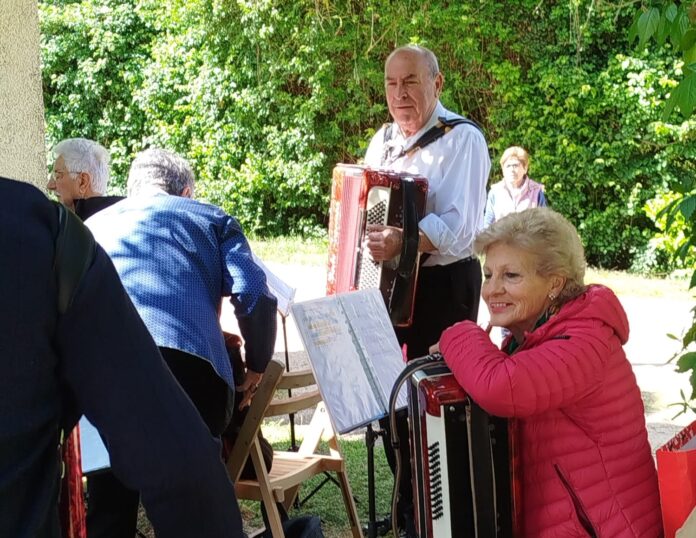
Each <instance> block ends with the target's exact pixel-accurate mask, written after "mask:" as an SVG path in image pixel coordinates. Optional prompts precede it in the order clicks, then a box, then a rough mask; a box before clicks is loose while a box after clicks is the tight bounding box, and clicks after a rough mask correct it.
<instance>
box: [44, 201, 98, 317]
mask: <svg viewBox="0 0 696 538" xmlns="http://www.w3.org/2000/svg"><path fill="white" fill-rule="evenodd" d="M56 206H57V208H58V236H57V237H56V257H55V259H54V261H53V273H54V274H55V276H56V283H57V287H58V312H59V314H64V313H65V312H66V311H67V309H68V308H69V307H70V304H71V303H72V299H73V296H74V294H75V290H76V289H77V286H78V285H79V284H80V281H81V280H82V277H83V276H85V273H86V272H87V269H89V267H90V265H92V262H93V261H94V255H95V253H96V243H95V241H94V237H92V234H91V233H90V231H89V230H88V229H87V227H86V226H85V225H84V224H82V221H80V219H79V218H78V217H77V215H75V213H73V212H72V211H70V210H69V209H66V208H65V206H64V205H63V204H58V203H56Z"/></svg>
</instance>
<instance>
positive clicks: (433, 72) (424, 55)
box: [384, 44, 440, 78]
mask: <svg viewBox="0 0 696 538" xmlns="http://www.w3.org/2000/svg"><path fill="white" fill-rule="evenodd" d="M402 52H410V53H415V54H418V55H419V56H420V57H421V59H422V60H423V61H424V62H425V64H426V66H427V67H428V73H430V76H431V77H432V78H435V77H436V76H437V75H438V73H440V66H439V65H438V63H437V56H435V53H434V52H433V51H432V50H430V49H428V48H426V47H423V46H421V45H413V44H409V45H403V46H401V47H398V48H396V49H394V50H393V51H392V52H391V54H389V56H387V60H386V61H385V62H384V68H385V70H386V68H387V64H388V63H389V60H391V59H392V58H393V57H394V56H396V55H397V54H401V53H402Z"/></svg>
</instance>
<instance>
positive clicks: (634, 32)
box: [628, 12, 671, 43]
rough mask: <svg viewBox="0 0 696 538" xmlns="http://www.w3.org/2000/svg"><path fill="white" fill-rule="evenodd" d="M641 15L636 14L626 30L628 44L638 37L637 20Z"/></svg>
mask: <svg viewBox="0 0 696 538" xmlns="http://www.w3.org/2000/svg"><path fill="white" fill-rule="evenodd" d="M640 15H641V13H640V12H638V13H637V14H636V16H635V17H634V18H633V22H632V23H631V26H630V27H629V29H628V42H629V43H633V42H634V41H635V40H636V38H637V37H638V20H639V19H640ZM670 32H671V26H670Z"/></svg>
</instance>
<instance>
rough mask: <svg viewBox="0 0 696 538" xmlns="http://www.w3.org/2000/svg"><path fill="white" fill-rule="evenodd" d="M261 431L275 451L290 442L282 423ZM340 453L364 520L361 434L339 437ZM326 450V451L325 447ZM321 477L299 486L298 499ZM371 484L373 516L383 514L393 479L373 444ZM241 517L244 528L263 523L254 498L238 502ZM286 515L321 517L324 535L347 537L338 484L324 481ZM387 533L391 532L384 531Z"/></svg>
mask: <svg viewBox="0 0 696 538" xmlns="http://www.w3.org/2000/svg"><path fill="white" fill-rule="evenodd" d="M304 428H305V426H296V432H297V434H298V436H299V437H300V438H301V436H302V432H303V429H304ZM263 434H264V436H265V437H266V438H267V439H268V440H269V441H270V443H271V444H272V445H273V448H275V449H276V450H286V449H287V447H288V446H289V444H290V428H289V426H288V424H287V422H286V423H284V424H283V423H279V422H270V421H266V422H265V423H264V426H263ZM340 445H341V452H342V453H343V457H344V458H345V460H346V467H347V469H348V479H349V481H350V487H351V489H352V490H353V497H354V498H355V499H356V506H357V509H358V515H359V517H360V521H361V523H363V524H366V523H367V519H368V494H367V448H366V446H365V440H364V436H362V435H351V436H345V437H342V438H341V439H340ZM326 453H328V450H326ZM322 480H323V477H321V476H317V477H314V478H313V479H312V480H309V481H307V482H306V483H305V485H304V486H303V487H302V490H301V492H300V498H301V499H303V498H304V495H307V494H308V493H309V492H311V491H312V490H313V489H314V487H315V486H317V485H318V484H319V483H320V482H321V481H322ZM375 484H376V490H377V491H376V497H375V498H376V501H377V517H378V519H379V518H382V517H384V516H385V515H386V514H387V513H388V512H389V510H390V503H391V490H392V486H393V479H392V475H391V471H390V470H389V465H388V464H387V460H386V457H385V456H384V449H383V448H382V447H381V446H376V447H375ZM239 504H240V506H241V508H242V517H243V518H244V523H245V528H246V527H248V529H249V530H250V529H256V528H259V527H261V526H263V522H262V519H261V515H260V511H259V503H258V502H254V501H240V503H239ZM289 515H290V517H293V516H300V515H316V516H319V517H321V523H322V530H323V531H324V535H325V536H326V538H348V537H350V536H351V534H350V531H349V527H348V517H347V515H346V511H345V508H344V505H343V497H342V495H341V491H340V489H339V488H338V486H336V485H334V484H332V483H326V484H325V485H324V486H323V487H322V488H321V489H320V490H319V491H318V492H317V493H316V494H315V495H313V496H312V497H311V499H309V501H307V502H306V503H304V504H303V505H302V506H301V508H299V509H296V508H293V509H292V510H291V511H290V514H289ZM388 536H391V533H390V534H388Z"/></svg>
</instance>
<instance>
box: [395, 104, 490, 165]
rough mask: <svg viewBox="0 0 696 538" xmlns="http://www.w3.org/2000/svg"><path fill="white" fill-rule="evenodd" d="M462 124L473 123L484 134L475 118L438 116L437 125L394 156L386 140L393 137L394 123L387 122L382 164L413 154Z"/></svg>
mask: <svg viewBox="0 0 696 538" xmlns="http://www.w3.org/2000/svg"><path fill="white" fill-rule="evenodd" d="M462 124H466V125H471V126H472V127H475V128H476V129H478V131H479V132H480V133H481V134H482V135H483V134H484V133H483V129H482V128H481V126H480V125H479V124H478V123H476V122H475V121H473V120H469V119H467V118H461V117H454V118H450V119H447V118H445V117H444V116H440V117H439V118H437V123H436V124H435V125H433V126H432V127H431V128H430V129H428V130H427V131H426V132H424V133H423V134H422V135H421V137H420V138H419V139H418V140H416V141H415V142H414V143H413V144H411V146H410V147H408V148H406V149H403V150H401V152H399V154H398V155H393V156H390V155H389V151H390V149H391V148H389V147H388V144H387V143H386V142H387V141H388V140H390V139H391V133H392V128H393V126H394V124H393V123H387V124H385V129H384V145H383V148H384V150H383V155H382V165H384V164H385V163H386V162H387V161H390V162H394V161H395V160H396V159H400V158H401V157H403V156H404V155H408V156H411V155H413V154H414V153H416V152H417V151H419V150H421V149H423V148H424V147H426V146H427V145H429V144H432V143H433V142H435V141H436V140H438V139H440V138H442V137H443V136H445V135H446V134H447V133H449V132H450V131H451V130H452V129H454V128H455V127H456V126H457V125H462ZM484 136H485V135H484ZM390 157H391V158H390Z"/></svg>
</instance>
